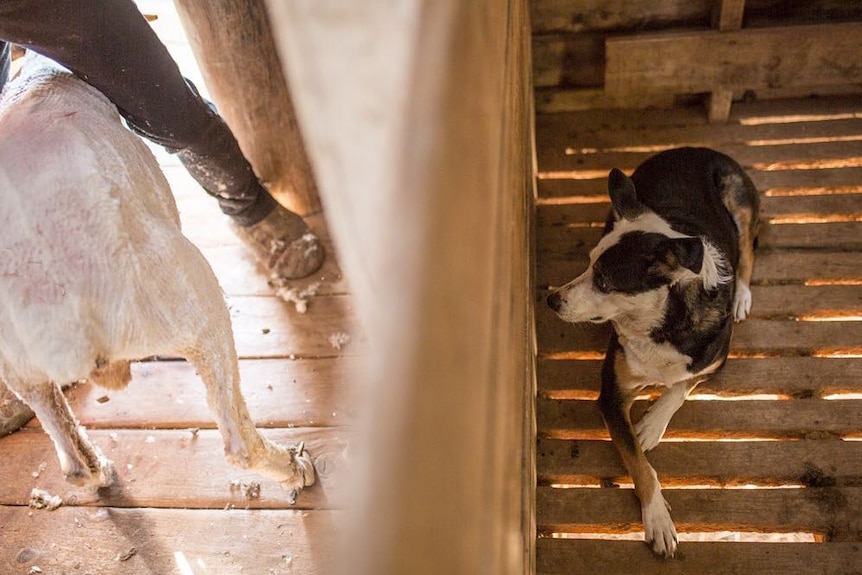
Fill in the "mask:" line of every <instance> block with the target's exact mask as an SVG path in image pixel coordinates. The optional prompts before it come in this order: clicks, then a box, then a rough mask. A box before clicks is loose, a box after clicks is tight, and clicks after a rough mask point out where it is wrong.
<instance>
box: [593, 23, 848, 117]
mask: <svg viewBox="0 0 862 575" xmlns="http://www.w3.org/2000/svg"><path fill="white" fill-rule="evenodd" d="M606 49H607V69H606V73H605V89H606V90H607V92H608V93H609V95H610V96H612V97H614V98H616V99H617V100H618V101H620V102H622V103H624V104H625V105H628V106H632V107H639V106H640V105H641V101H642V94H643V92H656V91H666V92H669V93H671V94H694V93H702V92H712V91H713V90H715V89H717V88H722V89H725V90H740V91H742V90H755V91H756V90H758V89H773V88H788V87H802V86H826V85H843V84H847V83H860V82H862V23H855V22H854V23H844V24H829V25H814V26H793V27H782V28H762V29H745V30H738V31H735V32H718V31H710V32H682V33H663V34H651V35H642V36H632V37H621V38H611V39H609V40H608V42H607V46H606Z"/></svg>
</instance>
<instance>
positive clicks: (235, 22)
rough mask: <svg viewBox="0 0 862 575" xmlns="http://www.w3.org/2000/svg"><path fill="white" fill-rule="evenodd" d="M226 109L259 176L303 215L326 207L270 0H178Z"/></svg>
mask: <svg viewBox="0 0 862 575" xmlns="http://www.w3.org/2000/svg"><path fill="white" fill-rule="evenodd" d="M174 4H175V5H176V8H177V13H178V14H179V16H180V20H181V22H182V25H183V28H184V29H185V31H186V35H187V37H188V41H189V45H190V46H191V48H192V50H193V51H194V54H195V59H196V60H197V62H198V65H199V66H200V68H201V72H202V73H203V77H204V82H205V83H206V86H207V88H208V89H209V92H210V93H211V94H212V97H213V100H214V101H215V103H216V106H217V107H218V109H219V112H220V113H221V114H222V116H223V117H224V119H225V121H227V123H228V125H229V126H230V127H231V130H232V131H233V133H234V135H235V136H236V138H237V140H238V141H239V145H240V148H241V149H242V151H243V153H244V154H245V155H246V157H247V158H248V160H249V162H250V163H251V165H252V167H253V168H254V171H255V173H256V174H257V176H258V177H259V178H260V179H261V180H262V181H263V182H264V183H265V184H266V185H267V187H268V188H269V190H270V191H271V192H272V193H273V195H274V196H275V197H276V199H278V200H279V201H280V202H281V203H282V204H284V205H285V206H287V207H288V208H289V209H291V210H293V211H295V212H297V213H299V214H300V215H302V216H307V215H311V214H314V213H317V212H319V211H320V209H321V206H320V200H319V198H318V195H317V188H316V186H315V181H314V175H313V173H312V170H311V165H310V164H309V162H308V158H307V156H306V153H305V147H304V145H303V140H302V136H301V134H300V132H299V126H298V125H297V122H296V115H295V113H294V110H293V104H292V102H291V98H290V93H289V90H288V86H287V83H286V82H285V77H284V76H283V75H282V72H281V65H280V63H279V60H278V55H277V53H276V50H275V44H274V42H273V39H272V36H271V34H270V29H269V21H268V19H267V15H266V10H265V8H264V4H263V0H251V1H247V0H214V1H212V2H196V1H194V0H174Z"/></svg>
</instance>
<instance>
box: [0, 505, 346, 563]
mask: <svg viewBox="0 0 862 575" xmlns="http://www.w3.org/2000/svg"><path fill="white" fill-rule="evenodd" d="M339 521H341V513H340V512H337V511H304V510H303V511H293V510H272V511H265V510H248V511H246V510H239V509H236V510H232V511H221V510H219V511H215V510H201V511H195V510H188V509H182V510H181V509H115V508H97V509H93V508H80V507H77V508H72V507H68V508H67V507H61V508H59V509H57V510H56V511H51V512H47V511H37V512H33V511H30V510H29V509H27V508H26V507H6V506H0V525H2V534H3V545H2V546H0V571H2V572H3V573H27V572H28V570H31V569H32V568H33V567H38V568H39V569H41V571H40V572H42V573H111V574H120V573H123V574H125V573H210V572H212V573H220V574H224V575H240V574H244V573H303V574H306V573H307V574H308V575H318V574H322V573H328V572H330V570H331V568H332V558H333V555H334V553H335V551H336V550H337V545H336V543H335V540H334V539H333V531H334V526H335V525H336V524H337V523H338V522H339ZM60 534H62V536H60ZM30 572H31V573H37V572H38V571H33V570H31V571H30Z"/></svg>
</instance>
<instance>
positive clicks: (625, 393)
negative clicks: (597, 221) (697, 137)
mask: <svg viewBox="0 0 862 575" xmlns="http://www.w3.org/2000/svg"><path fill="white" fill-rule="evenodd" d="M608 191H609V192H610V197H611V204H612V214H611V217H609V219H608V222H607V225H606V226H605V233H604V235H603V237H602V239H601V240H600V241H599V243H598V245H597V246H596V247H595V248H594V249H593V250H592V251H591V252H590V267H589V269H587V270H586V271H585V272H584V273H582V274H581V275H580V276H578V277H577V278H575V279H574V280H572V281H571V282H569V283H568V284H566V285H564V286H563V287H561V288H559V289H557V290H555V291H553V292H552V293H551V294H550V296H549V297H548V305H549V306H550V307H551V308H552V309H553V310H554V311H555V312H556V313H557V315H559V317H560V318H562V319H563V320H565V321H569V322H591V323H601V322H605V321H610V322H611V324H612V325H613V328H614V331H613V334H612V335H611V340H610V344H609V346H608V351H607V355H606V357H605V362H604V366H603V368H602V386H601V393H600V395H599V407H600V409H601V412H602V416H603V417H604V420H605V424H606V425H607V427H608V431H609V432H610V435H611V438H612V439H613V442H614V444H615V445H616V447H617V450H618V451H619V452H620V455H621V456H622V459H623V462H624V463H625V465H626V468H627V469H628V472H629V473H630V474H631V476H632V479H633V481H634V486H635V493H636V494H637V496H638V499H640V503H641V512H642V516H643V523H644V531H645V536H646V541H647V543H650V544H651V545H652V549H653V551H655V553H657V554H659V555H663V556H673V555H674V553H675V552H676V548H677V534H676V529H675V528H674V525H673V521H672V520H671V518H670V513H669V509H668V505H667V503H666V502H665V500H664V497H663V496H662V494H661V487H660V485H659V482H658V478H657V476H656V472H655V470H654V469H653V467H652V466H651V465H650V463H649V462H648V461H647V459H646V457H645V455H644V452H645V451H649V450H650V449H652V448H653V447H655V446H656V445H657V444H658V442H659V440H660V439H661V437H662V435H663V434H664V432H665V430H666V429H667V425H668V423H669V422H670V419H671V417H672V416H673V414H674V413H675V412H676V411H677V410H678V409H679V408H680V407H681V406H682V404H683V402H684V401H685V398H686V396H688V394H689V393H690V392H691V391H692V389H694V387H695V386H696V385H697V384H698V383H700V382H701V381H703V380H704V379H705V378H706V376H708V375H709V374H711V373H713V372H715V371H716V370H718V369H719V368H720V367H721V366H722V364H723V363H724V361H725V359H726V358H727V353H728V348H729V346H730V336H731V332H732V329H733V322H734V320H736V321H739V320H742V319H745V317H746V316H747V315H748V313H749V311H750V310H751V291H750V289H749V285H750V281H751V272H752V266H753V263H754V240H755V238H756V235H757V230H758V208H759V203H760V202H759V198H758V195H757V190H756V189H755V187H754V184H753V183H752V182H751V180H750V179H749V177H748V176H747V175H746V174H745V172H744V171H743V169H742V168H741V167H740V166H739V164H737V163H736V162H735V161H733V160H732V159H730V158H729V157H727V156H725V155H723V154H720V153H718V152H716V151H713V150H709V149H706V148H679V149H674V150H668V151H665V152H662V153H660V154H657V155H655V156H653V157H651V158H649V159H648V160H646V161H645V162H644V163H643V164H641V165H640V166H639V167H638V168H637V169H636V170H635V172H634V174H632V177H631V178H628V177H627V176H626V175H625V174H624V173H623V172H621V171H620V170H616V169H614V170H612V171H611V172H610V175H609V177H608ZM650 385H664V386H666V387H667V389H665V390H664V393H663V394H662V395H661V397H660V398H659V399H658V400H657V401H656V402H655V403H654V404H653V405H652V407H651V408H650V409H649V411H648V412H647V413H646V414H645V415H644V417H643V419H642V420H641V421H639V422H638V423H637V425H634V426H633V425H632V422H631V416H630V413H629V411H630V408H631V405H632V401H633V400H634V398H635V396H636V395H637V392H638V391H639V390H641V389H643V388H644V387H647V386H650Z"/></svg>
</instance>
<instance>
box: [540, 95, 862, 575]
mask: <svg viewBox="0 0 862 575" xmlns="http://www.w3.org/2000/svg"><path fill="white" fill-rule="evenodd" d="M861 142H862V99H860V98H830V99H826V98H822V99H801V100H786V101H780V100H772V101H768V102H755V103H740V104H735V105H734V108H733V110H732V112H731V118H730V121H729V122H728V123H727V124H722V125H709V124H708V123H707V118H706V117H705V115H704V114H703V112H702V109H699V108H696V107H695V108H681V107H680V108H675V109H673V110H649V111H643V110H630V111H622V110H620V111H614V110H593V111H589V112H576V113H566V114H543V115H539V116H538V117H537V152H538V161H539V177H540V179H539V194H540V198H539V207H538V215H537V245H538V247H537V251H538V254H537V259H538V269H537V285H538V290H537V291H538V293H537V301H538V302H540V303H539V304H538V305H537V309H536V314H537V336H538V348H539V363H538V384H539V399H538V405H537V418H538V437H539V440H538V452H537V458H538V482H539V487H538V488H537V501H538V503H537V512H538V530H539V534H540V539H539V540H538V547H537V566H538V569H537V572H538V573H539V574H542V575H550V574H555V575H562V574H575V573H604V574H617V573H618V574H623V573H632V572H635V571H636V572H638V573H656V574H659V573H662V574H669V573H698V574H701V575H710V574H713V573H714V574H719V573H720V574H725V575H726V574H729V573H746V574H757V575H761V574H774V575H779V574H780V575H792V574H799V575H803V574H805V575H811V574H844V573H853V572H856V571H858V569H859V566H860V565H862V521H860V517H862V515H860V511H862V492H860V489H859V488H860V485H862V447H860V443H859V441H858V440H859V439H860V438H862V399H860V397H862V395H860V393H862V321H860V319H862V146H860V143H861ZM681 145H708V146H711V147H714V148H716V149H718V150H721V151H724V152H725V153H728V154H729V155H731V156H733V157H734V158H736V159H737V160H738V161H739V162H740V163H742V164H743V166H744V167H745V168H746V169H747V170H748V172H749V174H750V175H751V176H752V178H753V180H754V182H755V184H756V185H757V187H758V189H759V190H760V192H761V197H762V217H763V219H764V222H765V228H764V230H763V232H762V233H761V236H760V240H759V247H758V250H757V255H756V260H755V270H754V278H753V298H754V305H753V309H752V315H751V317H750V318H749V319H748V320H746V321H745V322H742V323H741V324H739V325H738V326H737V329H736V331H735V333H734V339H733V343H732V350H731V359H730V360H729V361H728V363H727V365H726V367H725V368H724V369H723V371H722V372H720V374H719V375H718V376H717V377H715V378H714V379H713V380H712V381H710V382H709V383H707V384H704V385H702V386H701V387H699V388H698V390H697V391H696V397H695V398H694V399H693V400H690V401H687V402H686V404H685V405H684V406H683V407H682V408H681V409H680V410H679V412H678V413H677V414H676V415H675V417H674V419H673V420H672V421H671V424H670V428H669V430H668V433H667V435H666V438H667V439H669V441H663V442H662V443H661V444H660V445H659V446H658V447H657V448H656V449H655V450H654V451H652V452H650V453H649V454H648V457H649V458H650V459H651V461H652V462H653V464H654V466H655V467H656V469H657V471H658V474H659V478H660V480H661V481H662V482H663V484H664V485H665V486H666V487H669V489H666V495H667V499H668V501H669V502H670V504H671V505H672V507H673V516H674V518H675V520H676V522H677V527H678V529H679V530H680V531H681V534H682V535H681V538H682V543H681V547H680V549H681V554H680V557H679V558H678V559H675V560H672V561H662V560H658V559H655V558H654V557H653V556H652V554H651V552H650V551H649V549H648V547H647V546H646V545H644V544H643V543H642V542H641V541H630V540H624V538H626V537H634V538H641V539H642V527H641V525H640V514H639V508H638V505H637V502H636V499H635V497H634V495H633V494H632V491H631V489H630V488H628V487H630V486H629V483H630V481H631V480H630V479H628V478H627V477H626V472H625V469H624V467H623V466H622V464H621V462H620V461H619V458H618V456H617V454H616V453H615V451H614V449H613V447H612V445H611V443H610V442H609V441H607V434H606V431H605V428H604V425H603V423H602V420H601V417H600V415H599V413H598V410H597V408H596V407H595V402H594V400H595V398H596V397H597V395H598V387H599V369H600V364H601V357H602V355H603V353H604V350H605V348H606V344H607V337H608V331H607V328H597V327H585V326H576V327H575V326H572V325H570V324H566V323H564V322H562V321H560V320H559V319H558V318H556V317H555V316H554V315H553V313H552V312H551V311H550V310H549V309H546V306H542V305H541V301H542V300H543V299H544V296H545V295H546V294H547V288H548V286H558V285H562V283H564V282H566V281H568V280H570V279H571V278H573V277H575V276H576V275H577V274H579V273H580V272H581V271H583V269H584V268H585V266H586V265H587V262H588V258H587V253H588V251H589V249H590V248H591V247H592V246H593V245H595V243H596V241H597V240H598V238H599V235H600V233H601V229H602V226H603V222H604V219H605V217H606V214H607V210H608V208H609V203H608V200H607V197H606V191H605V186H606V180H605V178H606V174H607V171H608V170H609V169H610V168H612V167H619V168H621V169H624V170H626V171H630V170H632V169H634V168H635V166H636V165H637V164H639V163H640V162H641V161H642V160H644V159H645V158H647V157H648V156H650V155H652V154H654V153H656V152H657V151H659V150H662V149H665V148H668V147H675V146H681ZM646 399H647V398H646V397H644V401H640V402H638V403H637V404H636V406H635V409H634V417H635V418H637V417H638V416H639V415H640V414H642V413H643V411H644V409H645V408H646V406H647V405H648V401H646ZM707 399H718V400H713V401H707ZM734 399H736V400H740V401H730V400H734ZM727 440H733V441H727ZM743 487H745V488H743ZM589 534H594V535H589ZM595 534H598V535H595ZM592 537H598V538H599V539H593V538H592ZM621 537H622V538H623V539H622V540H621V539H620V538H621ZM634 566H636V567H634Z"/></svg>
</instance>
